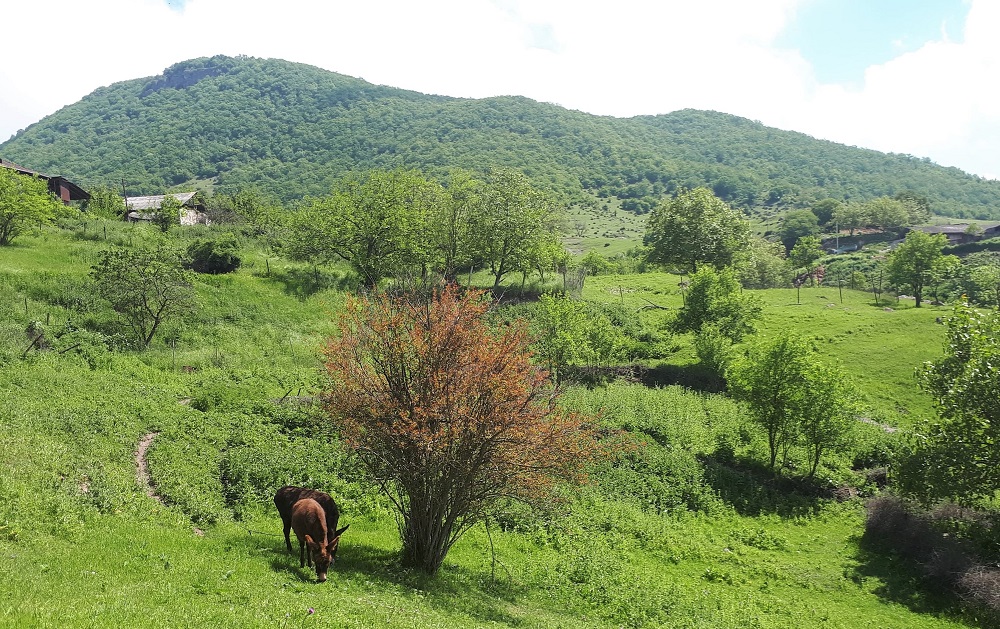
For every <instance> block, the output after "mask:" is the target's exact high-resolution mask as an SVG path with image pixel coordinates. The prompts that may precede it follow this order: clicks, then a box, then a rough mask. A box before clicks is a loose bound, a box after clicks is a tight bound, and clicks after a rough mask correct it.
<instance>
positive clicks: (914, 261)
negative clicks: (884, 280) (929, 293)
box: [886, 230, 948, 308]
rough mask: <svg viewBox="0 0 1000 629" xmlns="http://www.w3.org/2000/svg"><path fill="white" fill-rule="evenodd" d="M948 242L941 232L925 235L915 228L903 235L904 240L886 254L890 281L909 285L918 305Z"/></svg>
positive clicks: (918, 305)
mask: <svg viewBox="0 0 1000 629" xmlns="http://www.w3.org/2000/svg"><path fill="white" fill-rule="evenodd" d="M947 242H948V241H947V239H946V238H945V236H944V234H925V233H924V232H921V231H916V230H914V231H911V232H909V233H908V234H906V239H905V240H904V241H903V243H902V244H901V245H899V246H898V247H896V249H895V250H894V251H893V252H892V254H891V255H890V256H889V261H888V263H887V266H886V270H887V271H888V273H889V281H891V282H892V283H893V284H895V285H896V286H899V287H905V288H908V289H909V290H910V292H912V293H913V298H914V300H915V302H916V307H917V308H919V307H920V303H921V301H922V299H923V294H924V286H925V285H926V284H927V282H928V280H929V279H930V273H931V271H932V270H933V269H934V264H935V263H936V262H937V261H938V260H939V259H940V258H941V256H942V253H941V250H942V249H943V248H944V246H945V244H947Z"/></svg>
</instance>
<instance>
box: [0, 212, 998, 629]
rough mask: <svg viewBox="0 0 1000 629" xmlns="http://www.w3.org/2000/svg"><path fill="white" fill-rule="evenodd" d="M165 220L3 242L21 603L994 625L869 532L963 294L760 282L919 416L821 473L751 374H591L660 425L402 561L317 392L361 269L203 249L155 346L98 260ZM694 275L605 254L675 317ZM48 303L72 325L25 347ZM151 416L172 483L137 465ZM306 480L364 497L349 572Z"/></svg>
mask: <svg viewBox="0 0 1000 629" xmlns="http://www.w3.org/2000/svg"><path fill="white" fill-rule="evenodd" d="M105 228H106V230H107V231H106V232H105ZM211 233H212V232H211V231H207V230H204V229H196V230H193V231H190V232H187V231H185V232H180V231H178V232H177V233H176V234H175V235H172V236H171V237H172V238H174V239H180V240H184V239H190V238H194V237H197V236H207V235H211ZM156 238H158V235H157V234H156V233H155V232H154V231H153V230H152V229H151V228H149V227H147V226H142V225H123V224H119V223H108V224H106V225H105V224H103V223H100V222H96V221H91V222H90V223H89V224H88V225H87V227H86V229H85V228H84V227H83V223H70V224H65V225H63V226H62V227H60V228H44V229H42V230H40V231H38V232H36V233H34V234H30V235H27V236H23V237H21V238H19V239H18V240H17V241H15V244H14V245H13V246H10V247H4V248H2V249H0V396H2V400H0V572H2V574H4V575H5V578H3V579H0V626H4V627H93V626H137V625H142V626H148V627H203V626H213V627H278V628H283V627H314V626H315V627H375V626H379V627H400V628H403V627H525V628H530V627H538V628H541V627H566V628H572V627H661V626H664V627H682V628H683V627H690V628H695V627H704V628H709V627H712V628H734V629H735V628H744V627H757V628H762V629H763V628H784V627H831V628H833V627H842V628H856V627H871V628H897V627H898V628H904V627H905V628H911V627H913V628H925V627H926V628H949V627H955V628H958V627H987V626H989V625H988V624H987V621H985V620H982V619H979V618H977V617H976V614H975V612H974V611H973V610H970V609H967V608H965V607H963V605H962V604H961V603H960V601H958V599H956V598H954V597H952V596H949V595H947V594H946V593H943V592H940V591H938V590H936V589H935V587H934V584H933V583H927V582H926V581H924V580H923V578H922V576H921V573H920V572H919V571H918V570H917V569H916V567H915V566H912V565H910V564H908V563H907V561H906V560H904V559H902V558H900V557H898V556H896V555H894V554H893V553H892V552H890V551H887V550H885V549H883V548H880V547H879V546H878V545H877V544H874V543H872V542H871V541H870V540H868V539H866V538H865V537H864V536H863V532H864V527H863V524H864V505H863V500H864V498H865V497H866V496H870V495H873V494H874V493H876V492H877V491H878V488H877V487H876V486H874V485H873V484H871V483H870V482H868V480H867V479H866V477H865V475H864V473H863V470H856V469H854V468H855V467H857V466H856V465H854V461H856V460H857V459H859V458H865V457H870V456H871V455H872V453H877V452H880V451H884V450H885V449H886V448H891V447H892V443H893V440H895V439H899V438H902V437H901V435H902V434H903V433H905V431H906V429H907V428H908V427H909V426H911V425H912V423H913V422H914V421H916V420H918V419H919V418H922V417H925V416H928V415H929V414H930V413H931V411H932V409H931V404H930V400H929V399H926V398H925V397H923V394H921V393H919V392H918V391H917V389H916V387H915V381H914V379H913V370H914V369H915V368H916V367H917V366H918V365H919V364H920V363H921V362H922V361H924V360H928V359H930V358H933V357H935V356H937V355H938V354H939V353H940V352H941V344H942V342H943V338H944V328H943V326H941V325H940V324H938V323H936V322H935V318H936V317H938V316H944V315H946V314H947V310H946V309H938V308H931V307H927V308H921V309H919V310H918V309H915V308H913V307H912V304H906V303H901V304H896V303H892V304H890V305H889V306H890V307H891V308H892V311H891V312H887V311H886V310H885V305H884V304H879V305H875V304H874V303H873V301H872V299H871V295H869V294H865V293H860V292H855V291H848V290H845V291H844V292H843V302H842V303H841V301H840V295H839V293H838V291H836V290H835V289H834V290H831V289H828V288H803V289H802V290H801V292H800V293H799V294H798V295H797V294H796V291H795V290H772V291H759V292H758V294H759V296H760V298H761V299H762V301H763V303H764V305H765V309H764V313H765V315H764V323H763V326H762V331H761V333H762V334H771V333H774V332H776V331H777V330H781V329H794V330H796V331H798V332H800V333H802V334H804V335H807V336H808V337H809V338H811V339H813V340H814V343H815V345H816V347H817V348H818V349H819V351H820V352H821V354H822V355H823V356H824V357H828V358H829V359H830V360H836V361H838V362H840V363H841V364H842V365H843V366H844V368H845V370H846V371H847V372H848V373H849V374H850V376H851V377H852V379H853V380H854V381H856V383H857V385H858V387H859V389H860V391H861V393H862V396H863V398H864V401H865V405H866V408H867V409H869V411H870V415H871V418H872V419H873V420H875V421H877V422H880V423H882V424H886V425H888V426H891V427H896V428H899V429H900V430H899V432H896V433H893V432H888V431H886V430H885V428H884V427H882V426H878V425H873V424H867V423H859V424H858V426H857V428H856V431H855V433H854V434H853V436H852V440H851V443H850V444H849V445H848V446H847V447H846V448H844V450H843V451H842V452H840V453H838V454H837V455H836V456H833V457H831V458H830V459H829V460H828V461H827V462H826V463H825V464H824V465H823V466H821V469H820V471H819V473H818V477H817V479H816V480H815V481H812V482H808V483H807V482H805V481H804V480H802V479H801V478H800V477H799V476H797V475H796V474H794V473H788V474H786V475H785V476H782V477H776V476H774V475H772V474H771V473H770V472H769V471H768V470H767V469H766V467H765V465H764V463H763V461H765V458H764V453H765V452H766V448H767V446H766V443H765V442H764V439H763V437H762V436H761V435H760V434H759V433H758V431H757V429H756V428H755V427H754V426H753V424H752V423H751V422H750V420H749V419H748V418H747V417H746V415H745V413H744V412H743V411H742V409H741V408H740V407H739V406H738V405H737V404H736V403H735V402H733V401H732V400H731V399H729V398H727V397H726V396H724V395H720V394H707V393H700V392H697V391H693V390H690V389H686V388H683V387H681V386H677V385H671V384H669V383H668V382H666V381H664V382H663V384H662V386H657V387H649V386H645V385H643V384H639V383H635V382H626V381H618V382H612V383H610V384H607V385H605V386H597V387H593V388H587V387H583V386H575V387H570V388H568V390H567V391H566V392H565V394H564V397H563V404H565V405H566V406H567V407H568V408H571V409H575V410H578V411H581V412H585V413H588V414H593V415H594V416H595V417H597V418H598V421H600V422H601V424H602V426H604V427H606V428H607V429H608V430H618V431H621V432H620V434H621V435H623V439H625V440H626V441H627V442H628V443H629V444H631V446H632V447H631V448H627V449H625V450H624V451H623V453H622V454H621V455H620V456H618V457H617V458H615V459H614V460H611V461H608V462H605V463H602V464H600V465H598V466H597V467H596V468H595V469H593V470H591V472H590V475H589V476H590V482H589V483H588V484H587V485H586V486H584V487H583V488H581V489H579V490H570V489H565V490H563V491H562V492H560V494H559V495H558V496H557V497H556V499H554V500H552V501H551V502H550V503H549V504H547V505H546V506H544V507H540V508H535V509H531V508H528V507H526V506H524V505H520V504H510V505H506V506H505V507H504V508H503V509H501V510H498V512H497V513H496V514H495V515H494V516H493V517H491V518H490V520H489V522H488V523H487V525H483V524H480V525H477V526H476V527H475V528H474V529H472V530H471V531H470V532H469V533H468V534H466V536H465V537H463V538H462V539H461V540H460V541H459V542H458V543H457V544H456V546H455V547H454V548H453V549H452V551H451V552H450V554H449V555H448V557H447V559H446V561H445V564H444V566H443V567H442V569H441V572H440V573H439V574H438V575H437V576H435V577H433V578H431V577H427V576H425V575H423V574H421V573H417V572H411V571H409V570H405V569H403V568H401V567H400V565H399V562H398V556H397V554H398V551H399V549H400V542H399V536H398V531H397V528H396V522H395V519H394V516H393V514H392V511H391V510H390V508H389V505H388V503H387V501H386V500H385V499H384V498H383V497H382V496H380V495H379V494H378V493H377V492H376V491H375V489H374V488H373V487H372V486H371V485H370V484H369V483H366V482H365V479H364V474H363V473H362V471H361V470H360V469H359V467H358V464H357V462H356V461H354V460H353V459H352V458H351V457H350V456H348V455H347V454H346V453H345V451H344V449H343V448H342V447H341V445H340V443H339V441H338V439H337V436H336V435H335V434H331V432H330V431H329V430H328V429H327V428H326V426H325V425H324V423H323V421H322V418H321V417H319V416H318V415H317V413H316V412H315V410H314V409H312V408H311V407H310V406H309V405H308V403H307V402H304V401H303V399H304V398H306V397H308V396H310V395H312V394H314V393H315V392H317V391H318V389H319V387H320V386H321V384H322V377H321V371H320V369H321V363H320V360H319V348H320V347H321V344H322V343H323V340H324V338H326V337H327V336H328V335H330V334H331V333H332V331H333V325H332V321H333V318H334V317H335V315H336V312H337V310H338V308H339V307H340V305H341V304H342V303H343V300H344V296H345V289H347V288H349V287H350V286H351V282H350V278H349V276H348V274H347V273H346V270H344V269H336V268H334V269H323V270H321V271H319V272H318V273H317V272H316V271H315V270H313V269H312V268H310V267H301V266H299V265H295V264H291V263H289V262H286V261H284V260H282V259H280V258H279V257H277V256H275V255H274V254H272V253H269V252H267V251H266V250H264V249H261V248H259V246H258V245H257V244H256V243H254V242H253V241H250V240H246V239H245V240H244V241H243V255H244V265H243V267H242V268H241V269H240V270H239V271H238V272H236V273H233V274H230V275H224V276H199V277H198V280H197V286H196V288H197V294H198V302H199V308H198V310H197V312H196V313H195V314H193V315H191V316H189V317H188V318H187V319H185V320H183V321H177V322H173V323H170V324H168V325H167V326H166V328H165V329H164V330H163V331H162V332H161V333H160V334H159V335H158V336H157V338H156V339H155V340H154V342H153V346H152V347H151V348H150V349H148V350H146V351H142V352H136V351H133V350H130V349H128V348H126V347H118V346H116V342H117V341H116V338H117V337H116V336H115V334H116V330H117V329H118V328H116V327H115V326H116V323H115V320H114V317H113V316H112V315H111V314H110V313H109V312H108V311H106V308H105V307H102V305H101V304H100V303H98V302H97V300H96V298H95V297H94V295H93V292H92V290H90V289H89V288H88V284H87V274H88V271H89V268H90V265H91V264H94V263H95V261H96V260H97V257H98V252H99V251H100V250H101V249H102V248H104V247H106V246H108V245H109V244H111V243H118V244H122V245H126V246H128V245H130V244H132V245H134V244H138V243H143V242H153V241H155V239H156ZM678 280H679V278H677V277H673V276H669V275H666V274H643V275H633V276H599V277H591V278H587V281H586V285H585V288H584V293H583V297H584V298H585V299H586V300H589V301H594V302H604V303H607V304H611V305H615V304H617V305H619V306H623V307H624V308H625V309H626V310H627V311H628V312H631V313H638V314H636V315H635V316H636V318H638V319H641V321H642V323H643V325H645V326H647V327H649V328H651V329H655V328H657V327H658V326H662V324H663V322H664V321H665V319H666V317H668V316H669V314H670V311H671V310H672V309H676V308H678V307H680V305H681V303H682V296H681V294H680V293H679V292H678V286H677V282H678ZM512 281H513V280H512ZM654 305H655V306H657V307H655V308H654V307H651V306H654ZM644 307H645V308H644ZM32 322H37V323H38V325H40V326H41V327H42V329H44V330H45V333H46V337H45V338H46V339H47V341H48V343H47V346H46V347H45V348H44V350H38V349H27V350H26V349H25V348H28V347H29V343H31V341H32V338H29V336H28V335H27V333H26V330H27V329H28V327H29V325H31V324H32ZM34 329H37V327H36V328H34ZM95 330H97V331H100V332H99V333H98V332H95ZM666 345H669V346H670V348H671V349H670V352H669V355H667V356H666V357H665V358H664V359H663V360H662V363H663V364H662V368H663V372H664V373H666V374H667V375H668V376H669V375H671V374H674V375H676V374H678V373H682V372H683V371H684V370H685V369H689V368H691V365H692V364H693V363H694V361H695V359H694V354H693V350H692V349H691V347H690V341H689V340H687V339H684V338H677V339H670V340H669V341H668V342H667V343H666ZM666 380H669V378H666ZM150 433H155V437H154V439H153V442H152V446H151V448H150V450H149V453H148V457H147V461H148V465H149V470H150V474H151V477H152V482H153V484H154V486H155V489H156V493H157V494H158V496H159V497H160V498H161V499H162V501H161V500H158V499H157V498H156V497H151V496H149V495H147V488H146V487H144V486H142V485H141V484H140V483H139V481H138V480H137V476H136V447H137V444H138V442H139V440H140V439H141V438H142V437H143V436H144V435H148V434H150ZM284 484H301V485H308V486H313V487H317V488H321V489H325V490H327V491H329V492H330V493H332V494H333V495H334V496H335V497H336V498H337V500H338V503H339V504H340V505H341V511H342V517H341V523H342V525H343V524H348V523H349V524H350V525H351V526H350V529H349V530H348V531H347V532H346V533H345V534H344V537H343V539H342V543H341V547H340V551H339V555H338V557H339V558H338V561H337V563H336V565H335V567H334V568H332V569H331V572H330V575H329V580H328V581H327V582H326V583H317V582H316V581H315V575H314V573H312V571H311V570H309V569H308V568H306V569H300V568H299V566H298V557H297V548H296V554H295V555H292V554H289V553H288V552H287V551H286V550H285V547H284V540H283V539H282V537H281V522H280V519H279V518H278V514H277V511H276V510H275V509H274V507H273V505H272V504H271V503H270V498H271V495H273V492H274V490H275V489H277V487H279V486H281V485H284ZM845 488H850V489H851V491H846V492H845V491H841V490H843V489H845ZM845 498H846V499H845ZM293 545H294V540H293Z"/></svg>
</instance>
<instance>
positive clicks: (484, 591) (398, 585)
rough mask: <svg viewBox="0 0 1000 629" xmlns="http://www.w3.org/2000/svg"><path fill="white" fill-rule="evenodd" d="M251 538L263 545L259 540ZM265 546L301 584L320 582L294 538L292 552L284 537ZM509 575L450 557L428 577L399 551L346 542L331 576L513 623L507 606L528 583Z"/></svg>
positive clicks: (277, 565)
mask: <svg viewBox="0 0 1000 629" xmlns="http://www.w3.org/2000/svg"><path fill="white" fill-rule="evenodd" d="M253 543H254V544H261V542H259V541H257V540H254V541H253ZM263 545H265V547H270V550H272V551H273V552H274V553H275V555H274V556H273V557H272V558H271V561H270V564H271V568H272V569H273V570H274V571H275V572H276V573H279V574H288V575H289V576H290V577H291V578H294V579H296V580H299V581H301V582H303V583H308V582H315V581H316V572H315V570H314V569H313V568H309V567H305V568H300V567H299V551H298V542H297V541H296V540H295V539H294V537H293V538H292V547H293V549H294V552H293V553H289V552H288V551H287V549H286V548H285V543H284V540H283V539H278V540H277V541H276V542H274V541H272V540H270V539H269V541H267V542H264V543H263ZM505 577H507V575H506V573H503V574H500V573H498V574H497V575H496V578H494V577H493V575H491V574H490V572H489V571H488V570H485V571H483V570H476V569H469V568H465V567H462V566H457V565H455V564H452V563H449V562H448V561H447V560H446V561H445V563H444V565H443V566H442V568H441V570H440V571H439V573H438V574H437V575H435V576H430V575H427V574H424V573H423V572H421V571H419V570H414V569H411V568H405V567H403V566H402V565H401V564H400V555H399V552H398V551H390V550H386V549H384V548H377V547H374V546H370V545H367V544H357V543H347V542H345V543H344V545H343V546H342V547H341V548H340V550H339V551H338V553H337V562H336V563H335V564H334V565H333V566H331V567H330V570H329V572H328V580H331V581H336V580H337V579H338V578H343V579H348V580H351V581H354V582H361V583H370V584H371V585H369V586H368V587H371V588H372V589H378V590H383V591H394V592H395V593H397V594H399V595H405V596H410V595H413V594H416V595H418V596H420V597H421V599H422V600H423V601H424V602H425V603H427V604H428V605H430V606H432V607H434V608H435V609H438V610H441V611H444V612H448V613H460V614H465V615H467V616H469V617H470V618H472V619H474V620H475V621H476V622H480V623H487V622H496V623H502V624H508V625H512V626H513V625H516V624H519V623H520V622H521V619H519V618H517V617H516V616H513V615H511V614H510V613H509V612H508V611H507V609H506V607H507V605H508V604H509V603H512V602H515V601H516V600H517V599H518V598H519V597H520V596H521V595H522V594H523V593H524V587H523V586H522V585H520V584H517V583H515V582H514V581H513V580H512V579H510V578H505Z"/></svg>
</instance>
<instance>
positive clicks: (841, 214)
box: [833, 203, 869, 236]
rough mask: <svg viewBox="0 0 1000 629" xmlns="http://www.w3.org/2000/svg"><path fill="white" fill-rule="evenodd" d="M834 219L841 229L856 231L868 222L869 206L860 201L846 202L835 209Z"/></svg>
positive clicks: (852, 234)
mask: <svg viewBox="0 0 1000 629" xmlns="http://www.w3.org/2000/svg"><path fill="white" fill-rule="evenodd" d="M833 220H834V223H835V224H836V225H837V227H838V228H839V229H847V230H850V235H851V236H854V231H855V230H857V229H860V228H862V227H864V226H865V225H866V224H868V220H869V218H868V208H867V207H865V206H864V205H861V204H860V203H844V204H842V205H841V206H840V207H838V208H837V209H835V210H834V211H833Z"/></svg>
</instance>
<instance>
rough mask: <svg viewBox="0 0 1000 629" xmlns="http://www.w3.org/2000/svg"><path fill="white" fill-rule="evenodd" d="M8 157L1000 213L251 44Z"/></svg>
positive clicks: (272, 176) (175, 72)
mask: <svg viewBox="0 0 1000 629" xmlns="http://www.w3.org/2000/svg"><path fill="white" fill-rule="evenodd" d="M609 89H611V88H610V87H609ZM0 154H2V155H3V156H4V157H5V158H7V159H10V160H13V161H15V162H18V163H21V164H24V165H27V166H29V167H31V168H33V169H36V170H40V171H43V172H52V173H58V174H60V175H63V176H66V177H68V178H70V179H72V180H74V181H76V182H78V183H80V184H81V185H83V186H84V187H88V186H97V185H113V184H119V185H120V182H121V180H122V179H123V178H124V179H125V180H126V181H127V184H128V189H129V192H130V193H132V194H153V193H162V192H163V191H164V189H165V188H171V187H180V186H183V187H186V188H190V187H200V188H203V189H207V190H212V191H224V192H233V191H235V190H237V189H239V188H242V187H245V186H248V185H253V186H255V187H257V188H259V189H261V190H263V191H266V192H269V193H272V194H275V195H277V196H278V197H280V198H282V199H285V200H293V199H298V198H301V197H304V196H307V195H321V194H326V193H328V192H329V191H330V189H331V187H332V185H333V184H334V182H335V181H337V180H338V179H339V178H340V177H342V176H343V175H344V174H345V173H347V172H352V171H355V172H356V171H364V170H369V169H373V168H396V167H406V168H418V169H420V170H422V171H424V172H427V173H430V174H432V175H433V174H443V173H444V172H445V171H446V169H448V168H451V167H462V168H468V169H472V170H476V171H481V172H483V171H486V170H487V169H489V168H490V167H492V166H504V167H509V168H514V169H518V170H521V171H523V172H524V173H525V174H526V175H528V176H529V177H530V178H531V179H532V180H533V181H535V182H537V184H538V185H540V186H543V187H546V188H549V189H551V190H552V191H553V192H555V193H557V194H559V195H561V196H562V197H563V198H564V199H565V200H566V201H569V202H572V201H583V200H586V199H589V200H590V201H591V202H593V200H594V197H595V196H597V197H605V198H616V199H618V200H619V201H620V203H621V206H622V207H623V208H624V209H626V210H631V211H635V212H639V213H644V212H647V211H649V210H650V209H651V208H652V207H654V206H655V205H656V203H657V202H658V201H659V200H660V199H661V198H662V197H663V196H664V195H668V194H671V193H673V192H674V191H676V190H677V189H678V188H681V187H686V188H695V187H699V186H705V187H708V188H710V189H711V190H712V191H714V192H715V194H717V195H718V196H719V197H720V198H722V199H723V200H725V201H727V202H729V203H731V204H733V205H735V206H738V207H743V208H748V209H752V208H790V207H807V206H809V205H810V204H812V203H814V202H816V201H819V200H821V199H826V198H834V199H838V200H844V201H865V200H868V199H872V198H875V197H879V196H893V195H896V194H900V193H914V194H918V195H921V196H923V197H926V198H927V199H929V201H930V203H931V206H932V209H933V211H934V212H935V213H936V214H942V215H946V216H953V217H961V218H1000V182H996V181H990V180H985V179H982V178H980V177H977V176H973V175H969V174H966V173H964V172H962V171H960V170H958V169H955V168H944V167H941V166H938V165H936V164H933V163H932V162H930V161H929V160H927V159H918V158H916V157H912V156H908V155H895V154H888V155H887V154H884V153H879V152H877V151H871V150H866V149H859V148H856V147H849V146H844V145H841V144H836V143H833V142H827V141H821V140H816V139H814V138H811V137H809V136H806V135H803V134H801V133H794V132H788V131H781V130H778V129H773V128H769V127H765V126H764V125H762V124H760V123H758V122H754V121H751V120H747V119H744V118H739V117H736V116H731V115H727V114H722V113H718V112H708V111H696V110H682V111H676V112H673V113H670V114H665V115H658V116H638V117H634V118H628V119H619V118H612V117H605V116H594V115H590V114H586V113H583V112H579V111H570V110H567V109H564V108H562V107H559V106H556V105H552V104H546V103H538V102H535V101H532V100H530V99H527V98H523V97H516V96H503V97H496V98H484V99H461V98H450V97H443V96H431V95H426V94H421V93H417V92H412V91H406V90H401V89H395V88H391V87H385V86H378V85H373V84H371V83H368V82H366V81H363V80H361V79H356V78H352V77H348V76H344V75H340V74H336V73H333V72H328V71H326V70H321V69H319V68H315V67H312V66H308V65H303V64H298V63H291V62H287V61H281V60H276V59H257V58H248V57H239V58H232V57H224V56H217V57H212V58H200V59H193V60H190V61H185V62H182V63H178V64H176V65H174V66H171V67H170V68H167V69H166V70H165V71H164V72H163V74H162V75H161V76H156V77H149V78H142V79H135V80H130V81H124V82H121V83H116V84H114V85H111V86H107V87H102V88H99V89H97V90H95V91H94V92H93V93H91V94H90V95H88V96H86V97H85V98H83V99H82V100H81V101H79V102H77V103H75V104H73V105H70V106H67V107H64V108H63V109H61V110H59V111H58V112H56V113H54V114H52V115H51V116H48V117H46V118H44V119H43V120H41V121H39V122H38V123H36V124H33V125H31V126H30V127H28V128H27V129H25V130H22V131H20V132H19V133H18V134H17V135H16V136H15V137H14V138H12V139H10V140H9V141H7V142H6V143H4V144H0Z"/></svg>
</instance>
